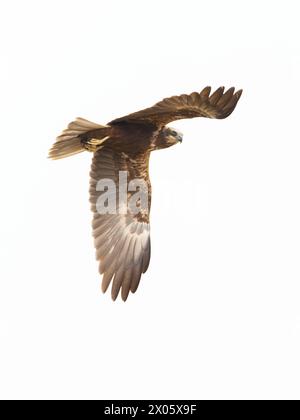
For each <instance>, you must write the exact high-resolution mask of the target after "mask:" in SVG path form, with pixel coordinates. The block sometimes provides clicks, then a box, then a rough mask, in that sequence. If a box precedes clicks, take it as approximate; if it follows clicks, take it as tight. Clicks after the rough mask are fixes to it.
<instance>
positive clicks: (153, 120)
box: [110, 87, 242, 127]
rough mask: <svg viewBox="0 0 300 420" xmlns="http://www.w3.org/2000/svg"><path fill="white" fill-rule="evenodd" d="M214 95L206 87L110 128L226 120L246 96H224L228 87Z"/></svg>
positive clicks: (174, 97) (228, 92)
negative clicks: (141, 124) (138, 124)
mask: <svg viewBox="0 0 300 420" xmlns="http://www.w3.org/2000/svg"><path fill="white" fill-rule="evenodd" d="M210 92H211V88H210V87H206V88H205V89H203V90H202V92H200V93H197V92H194V93H192V94H191V95H180V96H172V97H171V98H166V99H164V100H163V101H161V102H158V103H157V104H155V105H154V106H153V107H151V108H146V109H143V110H142V111H138V112H135V113H133V114H129V115H127V116H125V117H122V118H118V119H116V120H113V121H112V122H111V123H110V124H116V123H120V122H126V121H127V122H136V123H138V122H141V123H149V124H154V125H156V126H158V127H161V126H164V125H166V124H169V123H170V122H172V121H175V120H180V119H185V118H195V117H206V118H219V119H221V118H226V117H228V116H229V115H230V114H231V113H232V111H233V110H234V108H235V107H236V104H237V103H238V100H239V99H240V97H241V94H242V90H239V91H237V92H235V88H233V87H232V88H230V89H228V90H227V91H226V92H224V87H220V88H219V89H217V90H216V91H215V92H214V93H213V94H212V95H210Z"/></svg>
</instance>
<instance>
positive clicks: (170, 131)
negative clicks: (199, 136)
mask: <svg viewBox="0 0 300 420" xmlns="http://www.w3.org/2000/svg"><path fill="white" fill-rule="evenodd" d="M182 139H183V134H182V133H180V132H179V131H178V130H175V129H174V128H172V127H164V128H163V129H162V130H161V131H160V133H159V135H158V136H157V139H156V141H155V146H156V147H155V148H156V149H165V148H167V147H171V146H174V144H177V143H182Z"/></svg>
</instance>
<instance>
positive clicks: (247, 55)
mask: <svg viewBox="0 0 300 420" xmlns="http://www.w3.org/2000/svg"><path fill="white" fill-rule="evenodd" d="M298 5H299V2H298V1H285V2H283V1H274V0H272V1H244V2H242V1H233V0H232V1H229V0H227V1H226V2H225V1H209V2H208V1H199V0H197V1H192V0H185V1H184V2H182V1H175V0H171V1H166V0H164V1H154V0H152V1H151V2H145V1H132V0H131V1H130V0H127V1H123V0H122V1H116V0H110V1H100V0H98V1H91V0H90V1H88V0H85V1H76V0H72V1H71V0H70V1H66V0H65V1H53V0H52V1H32V0H31V1H30V0H28V1H12V0H9V1H3V0H2V1H1V5H0V42H1V67H0V107H1V109H0V115H1V153H0V175H1V178H0V179H1V218H0V241H1V250H0V252H1V264H0V276H1V278H0V340H1V344H0V398H3V399H6V398H8V399H17V398H18V399H107V398H112V399H116V398H119V399H128V398H137V399H142V398H158V399H160V398H175V399H178V398H181V399H185V398H195V399H242V398H243V399H244V398H246V399H250V398H251V399H253V398H255V399H267V398H268V399H269V398H271V399H278V398H284V399H287V398H296V399H299V398H300V384H299V375H300V358H299V354H300V305H299V300H300V267H299V253H300V197H299V187H300V164H299V159H300V145H299V142H300V138H299V93H300V92H299V84H300V47H299V39H300V29H299V8H298ZM206 85H212V86H213V88H217V87H219V86H220V85H225V86H226V87H230V86H232V85H233V86H236V87H237V88H243V89H244V94H243V96H242V98H241V100H240V102H239V104H238V106H237V108H236V110H235V111H234V113H233V114H232V115H231V116H230V118H228V119H226V120H221V121H218V120H205V119H195V120H186V121H178V122H176V123H174V124H173V126H174V127H176V128H178V129H180V130H181V131H183V132H184V141H183V144H182V145H178V146H175V147H174V148H172V149H168V150H164V151H161V152H156V153H154V154H153V156H152V160H151V168H150V169H151V179H152V185H153V206H152V250H153V252H152V260H151V265H150V268H149V271H148V272H147V274H146V275H145V276H144V278H143V281H142V283H141V285H140V288H139V290H138V292H137V293H136V294H135V295H134V296H130V298H129V300H128V301H127V302H126V304H124V303H123V302H122V301H117V302H115V303H113V302H112V301H111V300H110V296H109V294H107V295H102V293H101V292H100V278H99V275H98V272H97V264H96V261H95V260H94V248H93V241H92V237H91V227H90V220H91V214H90V208H89V202H88V182H89V179H88V173H89V166H90V161H91V156H90V155H89V154H86V155H84V154H82V155H78V156H75V157H73V158H69V159H66V160H64V161H59V162H52V161H49V160H47V159H46V157H47V152H48V148H49V147H50V146H51V144H52V143H53V141H54V139H55V137H56V136H57V135H58V134H59V133H60V132H61V131H62V129H64V128H65V127H66V125H67V123H68V122H70V121H71V120H72V119H74V117H76V116H81V117H85V118H88V119H90V120H92V121H93V120H94V121H96V122H99V123H106V122H107V121H109V120H111V119H113V118H114V117H118V116H121V115H124V114H126V113H128V112H133V111H136V110H139V109H141V108H143V107H146V106H150V105H152V104H153V103H155V102H157V101H158V100H161V99H162V98H163V97H166V96H170V95H174V94H181V93H190V92H192V91H195V90H198V91H200V90H201V89H202V88H203V87H205V86H206Z"/></svg>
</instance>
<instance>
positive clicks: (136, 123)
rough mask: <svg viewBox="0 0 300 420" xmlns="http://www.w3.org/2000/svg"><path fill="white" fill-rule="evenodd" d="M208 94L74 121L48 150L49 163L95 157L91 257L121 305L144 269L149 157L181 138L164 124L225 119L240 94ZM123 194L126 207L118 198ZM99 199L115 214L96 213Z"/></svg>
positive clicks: (147, 244) (105, 286) (207, 91)
mask: <svg viewBox="0 0 300 420" xmlns="http://www.w3.org/2000/svg"><path fill="white" fill-rule="evenodd" d="M210 92H211V88H210V87H206V88H205V89H203V90H202V91H201V92H200V93H197V92H194V93H192V94H191V95H181V96H173V97H171V98H167V99H164V100H163V101H161V102H158V103H157V104H156V105H154V106H153V107H151V108H147V109H144V110H142V111H138V112H135V113H133V114H129V115H127V116H125V117H122V118H118V119H115V120H113V121H111V122H110V123H108V124H107V125H105V126H102V125H99V124H95V123H91V122H90V121H87V120H84V119H82V118H77V119H76V120H75V121H74V122H72V123H70V124H69V126H68V128H67V129H66V130H65V131H64V132H63V133H62V135H61V136H59V137H58V138H57V139H56V142H55V144H54V145H53V147H52V149H51V150H50V152H49V157H50V158H52V159H61V158H64V157H67V156H71V155H73V154H76V153H80V152H83V151H86V150H87V151H91V152H93V153H94V157H93V162H92V168H91V174H90V176H91V180H90V201H91V207H92V211H93V214H94V219H93V236H94V241H95V248H96V256H97V259H98V260H99V261H100V265H99V270H100V273H101V274H103V279H102V290H103V292H105V291H106V290H107V289H108V287H109V285H110V284H111V283H112V288H111V294H112V298H113V300H115V299H116V298H117V296H118V294H119V292H120V291H121V296H122V299H123V300H124V301H125V300H126V299H127V297H128V294H129V292H130V291H131V292H132V293H134V292H135V291H136V290H137V288H138V285H139V282H140V279H141V275H142V273H145V272H146V270H147V268H148V266H149V261H150V224H149V223H150V222H149V212H150V205H151V184H150V180H149V174H148V163H149V158H150V153H151V152H152V151H154V150H158V149H163V148H166V147H170V146H172V145H174V144H176V143H178V142H181V141H182V135H180V133H178V132H177V131H176V130H173V129H172V128H169V127H166V124H169V123H170V122H172V121H175V120H179V119H185V118H195V117H206V118H217V119H222V118H226V117H228V116H229V115H230V114H231V113H232V112H233V110H234V108H235V107H236V105H237V103H238V101H239V99H240V97H241V94H242V91H241V90H239V91H237V92H235V89H234V88H230V89H228V90H227V91H226V92H224V88H223V87H221V88H219V89H217V90H216V91H215V92H214V93H213V94H211V95H210ZM122 174H123V176H124V174H126V177H127V178H126V182H127V183H126V185H125V181H120V180H121V178H120V175H122ZM124 179H125V178H124ZM104 180H105V182H111V183H112V184H109V185H114V186H115V188H114V189H113V190H112V193H109V192H108V190H107V188H106V189H104V188H103V189H102V187H101V188H100V189H99V181H100V183H101V182H102V181H104ZM107 180H108V181H107ZM139 181H140V183H139ZM134 182H137V183H138V187H137V188H135V189H132V188H130V185H131V183H134ZM132 185H136V184H132ZM124 188H125V189H124ZM124 191H125V198H126V201H125V203H126V206H125V208H124V203H123V201H122V200H121V199H120V198H119V195H120V194H121V192H124ZM136 192H140V196H139V199H138V200H137V201H136V206H134V207H133V208H131V207H130V205H131V204H130V203H134V199H135V193H136ZM102 194H106V195H105V196H104V195H102ZM120 197H121V195H120ZM143 197H145V198H146V204H147V205H146V206H145V205H144V206H142V201H143ZM101 198H103V203H104V202H105V203H109V202H110V200H112V201H111V202H112V203H114V204H115V207H114V208H115V210H116V211H114V212H110V213H109V214H104V213H105V212H103V207H101V208H100V210H99V200H101ZM104 198H106V201H105V200H104ZM103 203H102V204H103ZM144 204H145V203H144Z"/></svg>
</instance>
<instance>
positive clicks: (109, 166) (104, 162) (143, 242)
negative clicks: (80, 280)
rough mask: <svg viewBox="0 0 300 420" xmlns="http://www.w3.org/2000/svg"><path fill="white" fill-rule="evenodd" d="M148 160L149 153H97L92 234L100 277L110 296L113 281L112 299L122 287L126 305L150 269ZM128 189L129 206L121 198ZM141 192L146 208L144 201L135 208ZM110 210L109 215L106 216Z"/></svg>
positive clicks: (94, 170)
mask: <svg viewBox="0 0 300 420" xmlns="http://www.w3.org/2000/svg"><path fill="white" fill-rule="evenodd" d="M148 160H149V155H142V156H141V155H139V156H128V155H126V154H124V153H121V152H116V151H114V150H111V149H109V148H107V147H104V148H103V149H102V150H99V151H98V152H96V153H95V155H94V159H93V163H92V169H91V180H90V201H91V204H92V211H93V213H94V219H93V236H94V240H95V247H96V255H97V259H98V260H99V261H100V267H99V269H100V273H101V274H104V275H103V279H102V290H103V292H105V291H106V290H107V288H108V286H109V284H110V283H111V282H112V290H111V295H112V298H113V300H115V299H116V298H117V296H118V294H119V291H120V289H121V295H122V299H123V300H124V301H125V300H126V299H127V297H128V294H129V292H130V291H131V292H132V293H134V292H135V291H136V290H137V288H138V285H139V282H140V278H141V274H142V273H145V272H146V270H147V268H148V265H149V261H150V225H149V211H150V202H151V185H150V181H149V176H148ZM120 171H121V173H120ZM125 174H127V180H126V175H125ZM135 180H137V182H135ZM99 181H100V182H99ZM113 184H114V185H115V188H113ZM105 185H107V187H105V188H104V186H105ZM136 185H137V186H138V188H135V186H136ZM128 189H129V190H132V191H129V192H128V193H126V197H127V199H126V201H127V204H126V205H124V197H122V195H124V194H123V193H124V191H128ZM103 190H104V191H103ZM137 190H138V191H140V192H142V194H144V196H142V198H146V200H147V203H146V207H147V208H145V205H141V202H140V203H137V204H140V206H138V207H137V208H134V206H132V204H133V205H134V203H135V197H134V195H135V194H136V191H137ZM104 199H105V201H104ZM144 204H145V203H144ZM104 206H105V208H104ZM137 211H138V212H137ZM105 212H107V214H103V213H105Z"/></svg>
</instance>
